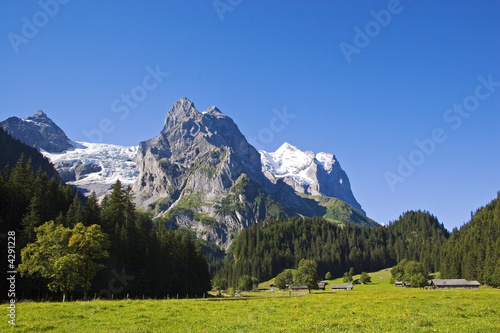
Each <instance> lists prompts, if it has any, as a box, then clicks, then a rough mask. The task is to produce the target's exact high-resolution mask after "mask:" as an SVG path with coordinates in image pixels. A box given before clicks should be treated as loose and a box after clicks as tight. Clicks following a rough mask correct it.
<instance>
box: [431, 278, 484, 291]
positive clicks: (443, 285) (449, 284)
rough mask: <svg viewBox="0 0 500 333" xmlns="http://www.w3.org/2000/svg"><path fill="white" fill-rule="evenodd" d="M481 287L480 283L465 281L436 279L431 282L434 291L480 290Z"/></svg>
mask: <svg viewBox="0 0 500 333" xmlns="http://www.w3.org/2000/svg"><path fill="white" fill-rule="evenodd" d="M479 286H481V284H480V283H479V282H477V281H467V280H465V279H434V280H432V281H431V287H432V289H456V288H465V289H478V288H479Z"/></svg>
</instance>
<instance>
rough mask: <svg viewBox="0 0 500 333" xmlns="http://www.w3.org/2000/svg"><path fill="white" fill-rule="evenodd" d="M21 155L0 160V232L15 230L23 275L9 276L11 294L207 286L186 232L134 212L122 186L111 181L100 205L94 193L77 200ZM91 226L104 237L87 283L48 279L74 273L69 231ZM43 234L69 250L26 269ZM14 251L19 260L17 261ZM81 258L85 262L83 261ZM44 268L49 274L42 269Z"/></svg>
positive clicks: (156, 292) (150, 292)
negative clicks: (52, 262)
mask: <svg viewBox="0 0 500 333" xmlns="http://www.w3.org/2000/svg"><path fill="white" fill-rule="evenodd" d="M36 154H39V153H38V152H36ZM36 154H35V155H36ZM28 156H29V157H30V159H27V158H26V157H25V156H24V155H22V156H21V157H20V159H19V160H18V161H17V163H16V164H15V166H14V167H11V166H10V165H8V164H7V165H6V166H5V167H4V168H3V170H2V171H1V172H0V225H1V234H2V235H6V234H7V232H9V231H15V232H16V253H17V261H16V264H18V265H19V264H20V265H19V268H20V269H19V271H20V272H23V273H24V275H23V276H22V277H18V281H17V286H18V288H17V289H18V291H19V292H18V294H17V296H18V297H19V298H29V299H43V298H45V297H47V295H49V296H50V295H52V297H60V296H57V295H55V294H54V291H61V292H62V293H63V294H66V293H67V292H71V291H73V292H72V294H73V295H74V296H75V297H78V298H83V297H84V296H87V295H89V296H92V297H106V298H123V297H127V296H130V297H158V298H160V297H161V298H163V297H186V296H188V297H193V296H196V295H197V296H202V295H203V293H205V292H207V291H208V290H210V289H211V284H210V274H209V271H208V265H207V261H206V259H205V257H204V255H203V253H202V249H201V246H200V244H199V243H198V242H197V241H196V240H195V239H194V237H193V236H192V234H190V233H189V232H181V231H179V230H177V231H174V230H168V229H167V228H166V227H165V225H164V224H162V223H155V221H153V219H152V217H151V216H150V215H147V214H145V213H140V212H138V211H137V210H136V208H135V205H134V203H133V196H132V194H131V189H130V188H125V187H123V186H122V184H121V183H120V181H117V182H116V183H115V184H114V185H113V187H112V192H111V194H110V195H108V196H105V197H104V199H103V200H102V201H101V202H100V203H99V201H98V199H97V196H96V194H95V193H92V195H91V196H90V197H89V198H88V199H87V200H85V199H84V198H83V197H82V196H81V195H80V194H79V193H78V192H77V191H75V190H74V189H73V188H72V187H71V186H69V185H65V184H62V183H61V182H60V181H59V180H58V179H57V178H56V177H55V176H53V177H52V178H51V179H48V177H47V174H46V173H45V172H44V171H43V170H42V169H41V168H40V167H39V168H38V171H37V172H36V173H34V168H35V167H36V166H34V165H33V159H31V155H28ZM96 227H98V228H99V230H102V232H103V234H104V235H106V236H105V238H106V239H109V242H110V243H109V246H103V251H105V252H104V254H103V255H100V256H96V257H94V258H93V259H92V265H94V264H95V265H94V266H92V267H93V268H92V269H93V270H94V271H95V272H94V273H95V274H93V278H92V279H91V281H89V280H88V279H87V280H86V279H81V278H77V277H75V278H74V279H73V285H71V283H70V282H71V281H69V280H67V281H62V280H57V279H54V275H55V273H56V272H58V274H59V275H61V274H62V272H65V273H64V274H62V275H63V276H62V277H61V279H63V278H66V277H71V275H72V274H73V275H80V277H81V274H82V270H81V269H82V265H81V264H82V261H84V260H86V259H88V257H84V256H82V253H83V252H84V251H83V248H82V247H80V248H78V244H77V242H76V241H75V238H73V237H71V235H72V233H73V234H75V235H76V234H80V235H84V234H85V230H94V231H95V230H96V229H95V228H96ZM75 228H76V229H75ZM92 228H94V229H92ZM48 230H50V232H49V231H48ZM77 230H79V231H77ZM47 233H56V234H58V235H59V236H60V237H58V238H57V237H56V238H54V237H52V243H53V244H52V245H53V246H55V248H61V247H64V246H65V247H68V248H69V250H68V251H67V253H62V254H61V256H60V257H58V259H61V260H60V261H59V265H60V266H58V267H57V268H55V267H49V266H47V267H44V268H43V269H38V270H37V269H34V268H33V267H41V266H36V263H33V262H31V264H32V265H31V266H30V261H29V258H30V257H34V256H35V255H36V254H37V253H45V252H46V249H47V248H50V247H49V246H48V245H47V244H46V242H47V241H51V240H50V239H49V240H48V239H46V238H45V239H44V235H46V234H47ZM68 237H69V238H68ZM70 238H71V239H72V243H71V242H70ZM57 239H59V240H60V241H63V243H64V242H66V243H64V244H66V245H64V246H63V245H61V244H63V243H57V242H56V240H57ZM103 239H104V238H103ZM5 240H6V239H5ZM3 242H4V240H3V238H2V243H3ZM44 242H45V243H44ZM103 242H104V243H106V241H105V240H103ZM58 244H59V245H58ZM104 245H106V244H104ZM23 249H24V250H23ZM36 251H38V252H36ZM21 254H22V255H23V257H24V258H23V259H26V265H24V266H23V263H22V262H21V260H20V257H21ZM86 264H87V267H88V264H89V262H86ZM1 265H2V269H3V272H6V271H8V269H7V266H6V262H2V264H1ZM97 268H99V269H97ZM50 269H53V270H54V271H53V272H52V274H45V273H47V270H50ZM61 283H62V285H64V286H62V285H61ZM4 284H5V281H4V279H3V280H2V285H4ZM61 286H62V287H61ZM68 286H69V287H68ZM4 287H5V285H4ZM4 290H5V289H4ZM3 297H5V296H3Z"/></svg>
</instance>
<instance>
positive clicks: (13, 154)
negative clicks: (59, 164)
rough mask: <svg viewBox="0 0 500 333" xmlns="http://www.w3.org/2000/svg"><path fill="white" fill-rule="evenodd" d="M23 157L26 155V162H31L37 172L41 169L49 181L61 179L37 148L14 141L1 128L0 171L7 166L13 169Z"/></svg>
mask: <svg viewBox="0 0 500 333" xmlns="http://www.w3.org/2000/svg"><path fill="white" fill-rule="evenodd" d="M21 155H24V157H25V159H26V161H28V160H31V164H32V166H33V169H34V170H35V171H37V170H38V169H39V168H40V169H42V171H43V172H45V174H46V175H47V177H48V178H49V179H50V178H52V177H55V178H56V179H59V174H58V173H57V171H56V170H55V169H54V166H53V165H52V164H51V163H50V162H49V160H48V159H46V158H45V157H44V156H43V155H42V154H40V153H39V152H38V150H37V149H36V148H33V147H29V146H27V145H25V144H24V143H22V142H21V141H19V140H17V139H14V138H13V137H12V136H10V135H9V134H8V133H7V132H5V131H4V130H3V128H1V127H0V156H1V158H0V170H1V169H3V168H4V167H5V166H7V165H8V166H9V167H10V168H13V167H14V166H15V165H16V163H17V161H19V158H20V157H21Z"/></svg>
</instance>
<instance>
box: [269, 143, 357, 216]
mask: <svg viewBox="0 0 500 333" xmlns="http://www.w3.org/2000/svg"><path fill="white" fill-rule="evenodd" d="M260 154H261V157H262V171H263V172H264V174H265V175H266V177H268V178H269V180H271V181H272V182H273V183H276V182H277V180H278V179H281V180H282V181H283V182H285V183H286V184H288V185H290V186H291V187H293V189H294V190H295V191H297V192H299V193H304V194H307V195H312V196H315V195H319V196H325V197H332V198H338V199H340V200H342V201H344V202H346V203H348V204H349V205H351V206H352V207H354V208H356V209H357V210H359V211H360V212H362V213H363V214H365V212H364V211H363V210H362V209H361V205H360V204H359V203H358V202H357V201H356V198H354V195H353V194H352V191H351V185H350V182H349V178H348V177H347V174H346V173H345V171H344V170H342V168H341V166H340V163H339V162H338V160H337V158H336V157H335V155H333V154H331V153H318V154H315V153H313V152H311V151H305V152H304V151H301V150H300V149H298V148H297V147H294V146H292V145H291V144H289V143H284V144H283V145H282V146H281V147H280V148H278V150H276V151H275V152H273V153H268V152H265V151H260Z"/></svg>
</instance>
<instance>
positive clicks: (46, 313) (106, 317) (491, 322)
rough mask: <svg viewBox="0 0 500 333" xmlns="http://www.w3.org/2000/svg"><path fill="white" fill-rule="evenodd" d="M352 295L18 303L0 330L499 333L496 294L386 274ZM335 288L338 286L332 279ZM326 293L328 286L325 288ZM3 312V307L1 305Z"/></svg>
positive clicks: (327, 293)
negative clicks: (409, 283)
mask: <svg viewBox="0 0 500 333" xmlns="http://www.w3.org/2000/svg"><path fill="white" fill-rule="evenodd" d="M370 275H371V276H372V281H373V283H372V284H371V285H361V286H358V285H356V286H354V290H353V291H349V292H347V291H337V292H330V291H324V292H314V293H312V294H302V293H295V294H293V295H292V296H291V297H290V296H288V293H287V292H274V293H272V292H259V293H243V294H242V296H243V297H238V298H232V299H198V300H194V299H192V300H122V301H90V302H72V303H35V302H20V303H18V304H17V306H16V310H17V313H16V315H17V317H16V324H17V325H16V328H15V330H14V329H12V328H11V327H9V326H10V325H8V324H7V317H6V316H3V317H4V319H3V320H2V322H1V323H0V331H1V332H9V331H14V332H499V331H500V290H498V289H490V288H482V289H479V290H465V289H459V290H422V289H405V288H396V287H394V286H392V285H390V284H389V281H388V279H389V273H388V271H387V270H385V271H380V272H377V273H372V274H370ZM331 282H334V283H342V281H341V280H334V281H331ZM327 289H329V288H327ZM2 307H3V309H4V311H5V312H4V313H7V312H6V310H5V309H6V305H5V304H4V305H2Z"/></svg>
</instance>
